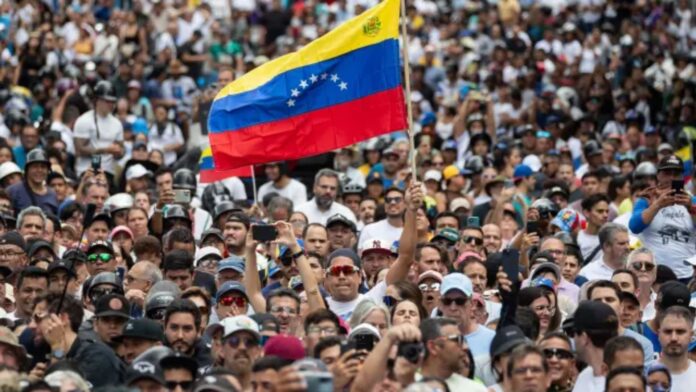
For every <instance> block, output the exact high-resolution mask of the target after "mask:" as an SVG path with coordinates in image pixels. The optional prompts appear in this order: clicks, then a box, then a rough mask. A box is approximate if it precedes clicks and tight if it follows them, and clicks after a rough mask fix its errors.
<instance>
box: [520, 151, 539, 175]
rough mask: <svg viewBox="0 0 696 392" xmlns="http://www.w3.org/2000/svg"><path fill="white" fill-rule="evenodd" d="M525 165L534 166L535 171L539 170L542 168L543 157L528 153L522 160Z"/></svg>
mask: <svg viewBox="0 0 696 392" xmlns="http://www.w3.org/2000/svg"><path fill="white" fill-rule="evenodd" d="M522 164H523V165H527V166H529V167H531V168H532V170H533V171H535V172H538V171H539V169H541V159H539V157H538V156H536V155H527V156H526V157H524V159H523V160H522Z"/></svg>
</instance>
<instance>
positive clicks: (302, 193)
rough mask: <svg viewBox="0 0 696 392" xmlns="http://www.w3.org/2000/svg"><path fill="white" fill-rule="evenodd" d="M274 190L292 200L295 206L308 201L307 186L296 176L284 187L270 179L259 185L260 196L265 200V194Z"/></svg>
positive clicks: (260, 198)
mask: <svg viewBox="0 0 696 392" xmlns="http://www.w3.org/2000/svg"><path fill="white" fill-rule="evenodd" d="M273 192H275V193H277V194H279V195H281V196H283V197H287V198H288V199H290V200H292V205H293V206H299V205H300V204H302V203H305V202H306V201H307V187H306V186H305V185H304V184H303V183H301V182H299V181H297V180H296V179H294V178H291V179H290V182H288V184H287V185H286V186H285V187H284V188H278V187H276V186H275V183H274V182H273V181H268V182H267V183H265V184H263V185H261V186H260V187H259V193H258V198H259V200H263V197H264V196H266V195H267V194H269V193H273Z"/></svg>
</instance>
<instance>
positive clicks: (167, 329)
mask: <svg viewBox="0 0 696 392" xmlns="http://www.w3.org/2000/svg"><path fill="white" fill-rule="evenodd" d="M200 325H201V312H200V310H198V307H197V306H196V304H194V303H193V302H192V301H191V300H189V299H175V300H174V301H172V303H171V304H169V306H167V310H166V311H165V314H164V337H165V344H166V345H167V346H169V347H171V348H172V349H173V350H174V351H178V352H180V353H182V354H185V355H187V356H189V357H192V358H193V359H195V360H196V361H198V365H199V367H204V366H208V365H210V363H211V362H212V359H211V357H210V348H208V347H207V345H206V344H205V342H204V341H203V340H202V339H200V338H199V336H200V333H199V332H200V331H199V328H200Z"/></svg>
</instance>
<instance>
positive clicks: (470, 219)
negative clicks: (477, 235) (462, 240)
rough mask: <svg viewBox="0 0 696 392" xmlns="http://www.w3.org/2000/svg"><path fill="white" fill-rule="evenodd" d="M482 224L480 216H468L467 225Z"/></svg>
mask: <svg viewBox="0 0 696 392" xmlns="http://www.w3.org/2000/svg"><path fill="white" fill-rule="evenodd" d="M479 226H481V222H480V221H479V217H478V216H470V217H468V218H466V227H479Z"/></svg>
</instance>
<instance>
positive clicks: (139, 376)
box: [104, 361, 165, 386]
mask: <svg viewBox="0 0 696 392" xmlns="http://www.w3.org/2000/svg"><path fill="white" fill-rule="evenodd" d="M104 371H109V369H104ZM140 380H152V381H154V382H156V383H158V384H160V385H162V386H164V385H165V381H164V374H163V373H162V369H161V368H160V367H159V366H158V365H157V364H154V363H152V362H149V361H138V362H135V363H133V364H132V365H130V366H129V367H128V370H126V385H128V386H130V385H131V384H132V383H134V382H136V381H140Z"/></svg>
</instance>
